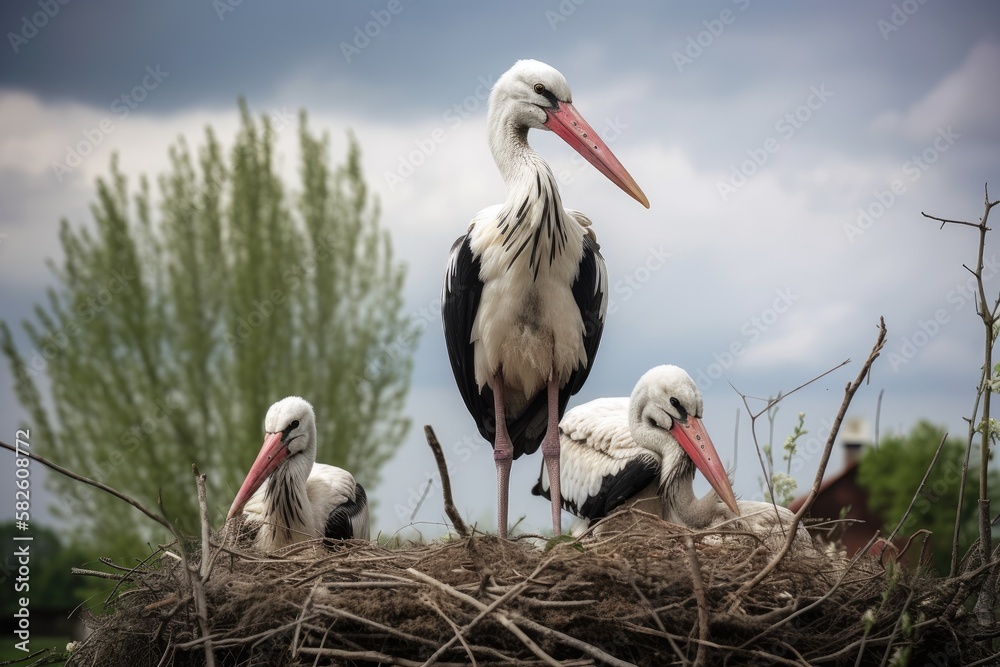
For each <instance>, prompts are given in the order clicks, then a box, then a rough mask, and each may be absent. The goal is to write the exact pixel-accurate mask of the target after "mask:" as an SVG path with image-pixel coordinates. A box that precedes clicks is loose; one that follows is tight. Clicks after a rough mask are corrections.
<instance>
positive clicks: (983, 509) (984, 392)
mask: <svg viewBox="0 0 1000 667" xmlns="http://www.w3.org/2000/svg"><path fill="white" fill-rule="evenodd" d="M984 192H985V203H984V207H985V208H984V211H983V217H982V218H980V220H979V222H978V223H975V224H974V223H971V222H964V221H960V220H948V219H945V218H939V217H936V216H933V215H927V214H926V213H922V215H923V216H924V217H926V218H930V219H931V220H936V221H938V222H940V223H941V227H942V228H943V227H944V226H945V225H946V224H955V225H962V226H968V227H974V228H976V229H977V230H978V231H979V252H978V254H977V258H976V269H975V271H973V270H972V269H969V267H966V269H968V270H969V272H970V273H972V274H973V276H975V279H976V287H977V288H978V290H977V291H978V294H977V302H978V303H977V304H976V311H977V314H978V315H979V317H980V319H981V320H982V322H983V327H984V328H985V330H986V336H985V340H984V343H985V345H984V348H983V357H984V360H983V368H982V374H981V379H980V383H979V387H978V389H977V391H976V406H977V407H978V403H979V399H980V397H982V405H983V408H982V419H981V420H979V423H980V424H982V440H981V443H982V444H981V446H980V452H979V454H980V466H979V513H978V515H979V557H980V560H981V561H982V562H983V563H986V562H987V561H989V559H990V550H991V546H992V532H991V530H990V497H989V488H988V479H989V458H990V440H991V436H992V429H991V426H990V403H991V397H992V394H993V392H992V390H991V389H990V382H989V381H990V375H991V373H992V371H993V346H994V343H995V342H996V324H997V311H996V307H994V308H993V309H990V307H989V301H988V300H987V298H986V287H985V285H984V280H983V268H984V261H983V259H984V255H985V253H986V235H987V233H988V232H989V231H990V228H989V226H988V225H987V221H988V220H989V217H990V211H991V210H992V209H993V207H994V206H996V205H997V204H1000V200H998V201H993V202H991V201H990V189H989V185H988V184H987V185H985V186H984ZM997 303H998V304H1000V297H998V299H997ZM976 430H977V428H976V412H973V413H972V415H971V417H970V419H969V442H968V446H967V447H968V449H971V448H972V443H973V440H974V439H975V433H976ZM962 483H963V486H964V484H965V480H964V479H963V480H962ZM959 510H961V507H959ZM957 530H958V526H957V522H956V533H957ZM954 556H955V554H954V550H953V554H952V569H954V564H955V560H956V559H955V557H954ZM995 598H996V595H995V591H994V590H993V588H992V587H990V586H984V587H983V588H982V590H981V591H980V592H979V598H978V599H977V600H976V606H975V612H976V615H977V617H978V618H979V623H980V625H983V626H990V625H993V623H994V616H993V607H994V603H995Z"/></svg>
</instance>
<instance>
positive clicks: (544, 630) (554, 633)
mask: <svg viewBox="0 0 1000 667" xmlns="http://www.w3.org/2000/svg"><path fill="white" fill-rule="evenodd" d="M406 571H407V572H409V573H410V574H411V575H413V576H414V577H416V578H417V579H419V580H420V581H423V582H424V583H427V584H430V585H431V586H434V587H435V588H438V589H440V590H442V591H444V592H446V593H448V594H449V595H452V596H454V597H456V598H458V599H459V600H462V601H463V602H465V603H467V604H470V605H472V606H473V607H475V608H476V609H479V610H480V611H482V610H484V609H486V605H485V604H483V603H482V602H480V601H479V600H477V599H476V598H474V597H472V596H470V595H466V594H465V593H463V592H461V591H459V590H456V589H455V588H454V587H452V586H449V585H448V584H446V583H443V582H441V581H438V580H437V579H435V578H434V577H431V576H429V575H426V574H424V573H423V572H421V571H419V570H415V569H413V568H412V567H411V568H408V569H407V570H406ZM508 614H509V618H508ZM494 615H495V616H496V617H497V620H498V621H500V623H501V624H504V620H506V621H507V622H511V621H512V620H516V621H517V622H518V623H520V624H521V625H524V626H525V627H527V628H529V629H530V630H532V631H534V632H538V633H541V634H543V635H545V636H546V637H549V638H550V639H553V640H556V641H559V642H562V643H563V644H565V645H567V646H569V647H571V648H575V649H577V650H579V651H583V652H584V653H586V654H587V655H589V656H590V657H592V658H594V659H595V660H600V661H602V662H605V663H607V664H609V665H612V666H613V667H636V666H635V665H634V664H632V663H630V662H625V661H624V660H619V659H618V658H616V657H614V656H613V655H610V654H608V653H605V652H604V651H602V650H601V649H599V648H597V647H596V646H591V645H590V644H588V643H587V642H584V641H580V640H579V639H576V638H575V637H570V636H569V635H567V634H564V633H562V632H559V631H558V630H553V629H552V628H548V627H545V626H544V625H542V624H541V623H536V622H535V621H533V620H531V619H530V618H525V617H524V616H522V615H520V614H518V613H517V612H513V611H511V612H507V613H505V612H503V611H501V610H499V609H498V610H495V611H494ZM511 624H512V625H513V623H511ZM504 627H507V626H506V625H505V624H504ZM515 627H516V626H515ZM536 655H537V654H536ZM556 664H558V663H556ZM439 667H440V666H439Z"/></svg>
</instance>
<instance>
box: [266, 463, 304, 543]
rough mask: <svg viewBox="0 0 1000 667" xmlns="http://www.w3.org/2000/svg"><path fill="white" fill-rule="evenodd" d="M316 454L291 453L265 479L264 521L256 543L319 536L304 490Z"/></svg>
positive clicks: (299, 539) (288, 540) (299, 540)
mask: <svg viewBox="0 0 1000 667" xmlns="http://www.w3.org/2000/svg"><path fill="white" fill-rule="evenodd" d="M313 460H315V454H313V455H312V456H309V455H308V451H304V452H301V453H299V454H296V455H294V456H292V457H290V458H289V459H288V460H287V461H286V462H285V463H284V464H283V465H282V466H281V467H280V468H278V469H277V470H275V471H274V474H272V475H271V477H270V478H268V480H267V488H266V490H265V493H264V525H263V526H262V527H261V530H260V533H259V534H258V537H257V544H258V546H259V547H262V548H264V549H265V550H267V549H275V548H278V547H282V546H285V545H288V544H292V543H293V542H301V541H303V540H308V539H312V538H314V537H318V536H317V535H314V534H313V533H314V532H315V527H314V526H313V521H312V503H310V502H309V496H308V495H307V493H306V480H308V479H309V473H310V471H311V470H312V462H313Z"/></svg>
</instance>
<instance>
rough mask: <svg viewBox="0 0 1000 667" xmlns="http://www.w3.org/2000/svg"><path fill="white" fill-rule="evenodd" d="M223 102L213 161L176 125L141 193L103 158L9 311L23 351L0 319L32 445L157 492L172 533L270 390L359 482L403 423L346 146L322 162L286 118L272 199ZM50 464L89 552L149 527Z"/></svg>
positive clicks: (395, 363) (395, 270) (254, 444)
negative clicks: (308, 416)
mask: <svg viewBox="0 0 1000 667" xmlns="http://www.w3.org/2000/svg"><path fill="white" fill-rule="evenodd" d="M241 111H242V127H241V129H240V132H239V134H238V136H237V137H236V140H235V145H234V147H233V149H232V151H231V153H230V154H229V156H228V158H227V157H226V155H225V152H224V151H223V149H222V147H221V146H220V144H219V142H218V140H217V139H216V138H215V135H214V134H213V133H212V131H211V129H208V130H207V131H206V140H205V144H204V145H203V146H202V147H201V148H200V150H199V151H198V152H197V158H195V157H194V156H192V154H191V152H190V151H189V150H188V148H187V146H186V144H185V143H184V141H183V140H181V141H180V142H179V144H178V145H176V146H175V147H173V148H172V149H171V151H170V159H171V164H172V168H171V170H170V171H169V173H166V174H164V175H162V176H160V178H159V188H160V191H161V197H160V203H159V206H158V207H156V206H155V205H154V202H153V198H152V196H151V194H150V187H149V183H148V181H147V179H146V178H145V177H142V178H141V179H140V180H139V186H138V189H137V191H133V190H131V189H130V187H129V184H128V182H127V179H126V177H125V176H124V175H123V174H122V173H121V171H120V169H119V168H118V165H117V160H115V159H112V164H111V174H110V177H109V178H108V179H107V180H104V179H99V180H98V182H97V201H96V202H95V203H94V204H93V205H92V207H91V208H92V212H93V217H94V221H93V225H90V226H78V227H74V226H71V225H70V224H69V223H68V222H67V221H66V220H63V221H62V224H61V229H60V241H61V244H62V249H63V254H64V259H63V260H62V262H61V264H60V265H58V266H57V265H55V264H54V263H52V264H51V266H52V269H53V271H54V273H55V276H56V279H57V286H56V287H53V288H51V289H50V290H49V292H48V302H47V304H44V305H38V306H37V307H36V309H35V320H34V321H31V322H25V323H24V327H25V330H26V332H27V335H28V338H29V339H30V342H31V346H32V349H30V350H26V351H25V350H20V349H18V348H17V346H16V344H15V342H14V339H13V337H12V335H11V330H10V328H9V326H8V324H7V323H6V322H4V323H2V324H0V346H2V349H3V352H4V354H5V355H6V357H7V358H8V361H9V363H10V364H11V366H12V368H13V370H14V374H15V377H16V391H17V395H18V398H19V400H20V402H21V403H22V404H23V405H24V406H25V408H26V409H27V410H28V412H29V413H30V415H31V424H30V427H31V429H32V438H33V441H37V442H39V443H43V442H44V443H45V450H46V451H45V453H46V454H48V455H50V456H51V458H52V459H54V460H56V461H57V462H59V463H61V464H63V465H64V466H66V467H68V468H70V469H72V470H75V471H77V472H79V473H81V474H84V475H87V476H89V477H92V478H95V479H98V480H101V481H103V482H105V483H107V484H109V485H111V486H113V487H115V488H118V489H120V490H123V491H125V492H127V493H129V494H131V495H133V496H134V497H136V498H137V499H139V500H140V501H141V502H143V503H144V504H147V506H148V507H150V508H156V507H157V504H158V500H157V498H158V495H162V506H163V507H164V511H165V512H166V513H167V516H168V518H170V519H172V520H174V521H175V522H177V523H178V525H179V526H180V527H181V528H182V529H183V530H186V531H189V532H194V531H195V527H196V523H195V522H196V517H197V506H196V493H195V487H194V483H193V478H192V475H191V464H192V463H194V464H197V465H198V467H199V468H200V469H201V471H203V472H207V473H208V481H209V500H210V503H211V504H212V506H213V507H212V510H213V518H214V519H215V521H216V523H219V520H220V518H221V515H222V514H224V513H225V510H226V509H227V508H228V504H229V501H230V500H231V499H232V497H233V495H234V494H235V490H236V488H237V487H238V486H239V484H240V482H241V481H242V475H243V474H244V473H245V472H246V470H247V469H248V468H249V465H250V463H251V462H252V461H253V459H254V456H255V454H256V451H257V448H258V446H259V445H260V442H261V438H262V430H261V424H262V421H263V417H264V413H265V412H266V410H267V408H268V406H269V405H270V404H271V403H272V402H274V401H275V400H277V399H280V398H282V397H284V396H287V395H292V394H296V395H300V396H303V397H304V398H306V399H307V400H309V401H310V402H312V403H313V405H314V407H315V409H316V418H317V428H318V435H319V451H318V458H319V459H320V460H322V461H324V462H328V463H332V464H336V465H340V466H343V467H345V468H347V469H349V470H351V471H352V472H354V473H355V474H356V475H357V477H358V478H359V480H360V481H361V482H362V483H365V484H368V485H373V484H375V482H376V481H377V479H378V470H379V467H380V466H381V465H382V464H383V463H384V462H385V461H386V460H387V459H388V458H389V457H390V456H391V455H392V454H393V452H394V451H395V450H396V448H397V447H398V446H399V444H400V442H401V441H402V438H403V436H404V434H405V432H406V429H407V428H408V426H409V424H408V421H407V419H406V418H404V417H403V416H402V415H401V414H400V411H401V406H402V404H403V400H404V398H405V395H406V392H407V389H408V386H409V378H410V373H411V367H412V361H411V359H412V352H413V347H414V346H415V344H416V336H417V333H416V330H415V328H414V327H413V326H412V324H411V323H410V322H409V320H407V319H406V318H405V317H404V316H403V315H402V313H401V307H402V288H403V280H404V274H405V270H404V268H403V267H402V266H401V264H400V263H399V262H397V261H396V260H395V259H394V258H393V249H392V243H391V240H390V237H389V234H388V233H387V232H386V231H385V230H383V229H382V228H381V227H380V226H379V223H378V217H379V208H378V204H377V202H376V201H374V199H373V197H372V196H370V195H369V193H368V190H367V188H366V185H365V182H364V179H363V177H362V174H361V167H360V155H359V150H358V147H357V145H356V143H355V142H354V140H353V139H352V140H351V143H350V147H349V150H348V154H347V158H346V162H345V163H344V164H343V165H342V166H339V167H337V168H331V166H330V164H329V157H328V154H329V145H328V143H329V142H328V138H327V137H326V136H323V137H317V136H315V135H314V134H312V133H311V132H310V131H309V129H308V127H307V122H306V116H305V114H304V113H303V114H301V116H300V119H299V147H300V152H301V157H300V168H299V174H300V178H301V182H300V185H299V190H298V191H297V192H295V193H294V194H291V195H290V194H288V193H287V192H286V190H285V186H284V185H283V183H282V181H281V180H280V179H279V177H278V174H277V173H276V169H277V166H276V157H275V154H274V145H275V130H274V129H273V128H272V126H271V123H270V122H269V121H268V119H267V118H264V119H262V120H261V121H259V122H258V121H255V120H254V118H253V117H252V116H251V115H250V113H249V112H248V111H247V108H246V106H245V105H244V104H241ZM42 378H44V379H45V380H46V383H45V385H41V384H40V383H39V380H40V379H42ZM45 388H47V389H48V393H49V394H50V396H47V397H46V398H44V399H43V389H45ZM49 399H50V400H49ZM51 479H52V484H53V486H54V487H55V491H56V492H57V493H58V494H59V496H60V500H61V502H60V505H61V507H60V508H57V509H61V512H62V514H63V515H65V516H69V517H72V519H73V523H74V525H76V526H78V527H79V528H80V530H81V532H82V533H83V534H85V535H87V536H91V537H93V539H94V540H95V541H97V542H99V543H100V544H101V545H102V547H105V548H108V547H109V546H110V545H115V547H116V548H117V549H118V551H119V552H124V550H126V549H132V550H134V549H135V547H136V545H137V544H141V543H142V541H146V540H162V539H163V538H164V537H165V536H163V535H161V534H159V533H158V532H157V528H158V527H157V526H155V525H149V523H151V522H147V521H145V520H143V519H142V518H141V517H140V516H139V515H138V514H137V513H135V510H133V509H132V508H130V507H128V506H127V505H125V504H123V503H121V502H120V501H118V500H116V499H114V498H112V497H110V496H108V495H106V494H104V493H102V492H100V491H97V490H94V489H92V488H90V487H86V486H84V485H81V484H78V483H75V482H72V481H70V480H67V479H64V478H61V477H59V476H54V475H53V476H52V477H51ZM105 553H107V551H106V552H105ZM108 555H110V554H108Z"/></svg>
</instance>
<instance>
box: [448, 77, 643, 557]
mask: <svg viewBox="0 0 1000 667" xmlns="http://www.w3.org/2000/svg"><path fill="white" fill-rule="evenodd" d="M487 124H488V129H489V143H490V150H491V151H492V153H493V159H494V160H495V161H496V164H497V167H498V168H499V170H500V173H501V174H502V176H503V179H504V182H505V183H506V186H507V198H506V200H505V201H504V203H503V204H498V205H496V206H491V207H489V208H487V209H484V210H482V211H480V212H479V213H478V214H477V215H476V216H475V217H474V218H473V220H472V223H471V224H470V225H469V229H468V233H467V234H466V235H465V236H462V237H461V238H459V239H458V240H457V241H456V242H455V244H454V245H453V246H452V249H451V256H450V258H449V260H448V266H447V269H446V271H445V278H444V288H443V292H442V299H441V301H442V319H443V321H444V333H445V340H446V342H447V346H448V355H449V357H450V358H451V367H452V371H453V372H454V374H455V380H456V382H457V383H458V388H459V391H460V392H461V394H462V398H463V399H464V400H465V405H466V407H467V408H468V409H469V412H470V413H472V416H473V418H474V419H475V420H476V423H477V424H478V426H479V432H480V433H481V434H482V436H483V437H484V438H486V439H487V440H489V441H490V443H491V444H492V445H493V449H494V452H493V459H494V461H495V463H496V467H497V487H498V488H497V493H498V502H497V526H498V532H499V534H500V537H504V538H505V537H506V536H507V495H508V485H509V476H510V466H511V460H512V459H516V458H518V457H519V456H521V455H522V454H525V453H527V454H530V453H533V452H534V451H535V450H537V449H538V447H539V444H541V447H542V454H543V456H544V460H545V465H546V468H547V469H548V471H549V475H550V478H551V480H552V485H553V493H552V495H553V500H552V526H553V530H554V531H555V532H556V534H558V533H560V532H561V523H560V519H561V516H560V509H559V506H560V503H559V486H558V485H559V419H560V418H561V416H562V413H563V411H564V410H565V409H566V403H567V402H568V401H569V397H570V396H571V395H572V394H575V393H577V392H578V391H579V390H580V388H581V387H582V386H583V383H584V381H585V380H586V379H587V374H588V373H589V372H590V368H591V366H592V364H593V361H594V356H595V355H596V354H597V346H598V343H599V342H600V339H601V332H602V331H603V329H604V316H605V311H606V310H607V292H606V290H607V271H606V269H605V266H604V260H603V258H602V257H601V254H600V252H599V246H598V245H597V239H596V237H595V235H594V233H593V231H592V230H591V228H590V220H589V219H588V218H587V217H586V216H584V215H583V214H582V213H579V212H578V211H572V210H568V209H564V208H563V205H562V200H561V199H560V197H559V189H558V187H557V185H556V179H555V176H554V175H553V173H552V170H551V169H550V168H549V165H548V164H547V163H546V162H545V160H543V159H542V157H541V156H540V155H538V153H536V152H535V151H534V150H532V148H531V147H530V146H529V145H528V140H527V136H528V130H529V129H531V128H535V129H541V130H552V131H553V132H555V133H556V134H557V135H559V136H560V137H561V138H562V139H563V140H565V141H566V143H568V144H569V145H570V146H572V147H573V148H574V149H576V151H577V152H579V153H580V154H581V155H582V156H583V157H585V158H586V159H587V160H588V161H589V162H590V163H591V164H593V165H594V166H595V167H597V169H599V170H600V171H601V172H602V173H603V174H604V175H605V176H607V177H608V178H609V179H611V181H612V182H613V183H615V184H616V185H618V186H619V187H620V188H622V189H623V190H624V191H625V192H627V193H628V194H629V195H631V196H632V197H634V198H635V199H636V200H637V201H639V202H640V203H641V204H642V205H643V206H645V207H647V208H649V202H648V201H647V200H646V196H645V195H644V194H643V193H642V190H641V189H640V188H639V186H638V185H636V182H635V181H634V180H633V179H632V177H631V176H630V175H629V173H628V172H627V171H626V170H625V168H624V167H623V166H622V165H621V163H620V162H619V161H618V160H617V158H615V156H614V155H613V154H612V153H611V151H610V149H608V147H607V146H606V145H605V144H604V142H603V141H602V140H601V138H600V137H599V136H597V133H596V132H594V130H593V128H591V127H590V125H589V124H588V123H587V122H586V121H585V120H584V119H583V117H582V116H581V115H580V114H579V113H578V112H577V111H576V109H575V108H574V107H573V104H572V95H571V94H570V90H569V85H568V84H567V83H566V79H565V78H563V76H562V74H560V73H559V72H558V71H556V70H555V69H553V68H552V67H550V66H548V65H546V64H545V63H541V62H538V61H537V60H520V61H518V62H517V63H516V64H515V65H514V66H513V67H512V68H511V69H509V70H508V71H507V72H506V73H505V74H504V75H503V76H501V77H500V79H499V80H498V81H497V82H496V84H495V85H494V86H493V90H492V92H491V93H490V99H489V112H488V118H487ZM497 415H499V416H500V418H499V419H497Z"/></svg>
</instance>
